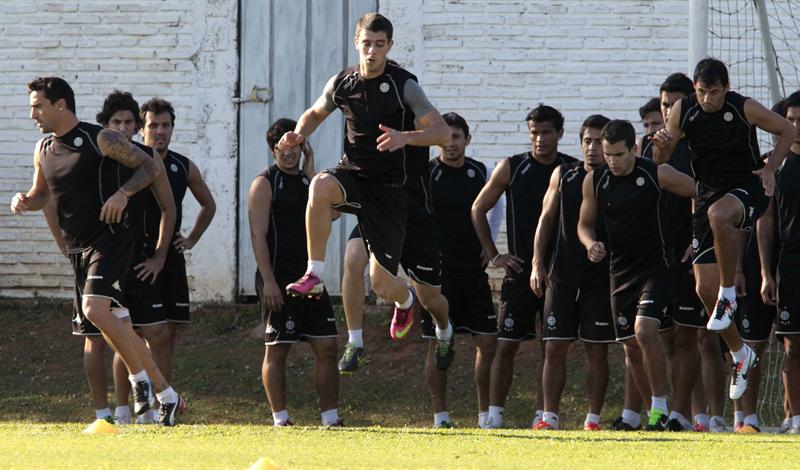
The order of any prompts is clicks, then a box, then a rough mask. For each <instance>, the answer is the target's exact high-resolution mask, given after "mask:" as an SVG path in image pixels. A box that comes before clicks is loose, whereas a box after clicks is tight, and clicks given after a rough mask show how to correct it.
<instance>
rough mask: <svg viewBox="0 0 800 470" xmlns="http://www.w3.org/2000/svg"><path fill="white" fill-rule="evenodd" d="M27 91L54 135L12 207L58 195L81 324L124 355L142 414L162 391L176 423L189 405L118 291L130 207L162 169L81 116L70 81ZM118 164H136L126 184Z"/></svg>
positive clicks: (128, 250) (43, 82) (37, 204)
mask: <svg viewBox="0 0 800 470" xmlns="http://www.w3.org/2000/svg"><path fill="white" fill-rule="evenodd" d="M28 90H29V92H30V107H31V118H32V119H33V120H35V121H36V123H37V126H38V127H39V129H40V130H41V131H42V132H43V133H51V135H49V136H47V137H45V138H43V139H41V140H40V141H39V142H38V143H37V144H36V149H35V152H34V179H33V185H32V187H31V189H30V190H29V191H28V192H27V193H17V194H16V195H15V196H14V197H13V199H12V202H11V210H12V212H14V213H15V214H22V213H24V212H27V211H31V210H40V209H42V208H43V207H44V206H45V204H47V201H48V199H49V198H50V196H51V194H52V197H53V199H54V200H55V203H56V210H57V213H58V219H59V226H60V227H61V229H62V231H63V232H64V238H65V242H66V247H67V252H68V253H69V255H70V260H71V261H72V265H73V269H74V271H75V303H76V305H78V304H79V305H80V308H76V309H75V310H76V312H75V313H76V314H77V315H76V319H75V320H76V323H82V322H83V321H84V320H88V321H89V322H91V323H92V324H94V325H95V326H96V327H97V328H98V329H99V330H100V331H101V333H102V334H103V336H104V337H105V338H106V340H107V341H109V343H110V344H112V345H113V346H114V349H115V350H116V351H118V352H119V353H120V355H122V357H123V359H124V361H125V364H126V365H127V367H128V372H129V374H130V375H129V380H130V382H131V385H133V394H134V401H135V412H136V414H137V415H138V414H143V413H145V412H146V411H148V410H149V409H151V408H152V407H153V406H154V405H155V401H154V397H153V396H152V389H153V388H155V389H156V390H158V391H159V392H158V393H156V396H157V397H158V400H159V402H161V411H160V414H159V423H160V424H163V425H167V426H172V425H174V424H175V422H176V415H177V414H178V413H179V412H180V411H182V409H183V408H184V407H185V402H184V401H183V399H182V398H180V397H179V396H178V394H177V393H175V391H174V390H173V389H172V387H170V386H169V384H168V383H167V381H166V380H165V378H164V376H163V375H162V373H161V372H160V371H159V369H158V367H157V366H156V364H155V362H154V361H153V358H152V356H151V355H150V351H149V350H148V349H147V347H146V346H145V344H144V342H143V341H142V340H141V339H140V338H139V337H138V336H136V334H135V333H134V332H133V330H132V329H131V328H130V326H129V325H126V324H125V323H124V322H123V321H122V320H121V319H122V318H125V317H128V316H129V315H128V311H127V309H126V308H125V307H124V306H123V297H122V292H121V291H120V289H119V287H120V283H123V284H124V282H125V275H126V273H127V271H128V268H129V266H130V261H131V257H132V255H133V248H134V247H133V235H132V234H131V231H130V230H129V228H128V224H127V220H126V210H125V209H126V206H127V204H128V200H129V199H130V197H131V196H132V195H134V194H136V193H137V192H139V191H141V190H142V189H144V188H146V187H147V186H148V185H149V184H150V183H152V182H153V181H154V180H155V178H156V177H157V176H158V174H159V167H158V165H157V164H156V163H155V162H153V161H152V160H151V159H150V158H149V157H148V155H147V154H146V153H145V152H144V151H142V150H141V149H139V148H138V147H136V146H134V145H132V144H131V143H130V142H129V141H128V140H127V139H126V138H125V136H124V135H122V134H120V133H119V132H117V131H114V130H110V129H102V128H100V127H98V126H95V125H92V124H88V123H85V122H81V121H79V120H78V118H77V116H76V115H75V95H74V93H73V91H72V88H71V87H70V86H69V84H67V82H66V81H64V80H63V79H61V78H58V77H41V78H37V79H35V80H33V81H32V82H31V83H29V84H28ZM119 164H123V165H125V166H128V167H130V168H133V169H135V171H134V172H133V175H132V176H131V177H130V178H129V179H128V180H127V181H126V182H125V183H124V184H122V185H120V184H119V181H120V180H119V176H118V175H119V173H118V165H119ZM151 380H152V383H151Z"/></svg>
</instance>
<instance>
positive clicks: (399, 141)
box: [378, 109, 450, 152]
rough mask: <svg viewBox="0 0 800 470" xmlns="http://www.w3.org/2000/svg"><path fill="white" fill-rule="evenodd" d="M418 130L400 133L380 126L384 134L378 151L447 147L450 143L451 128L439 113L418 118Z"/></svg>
mask: <svg viewBox="0 0 800 470" xmlns="http://www.w3.org/2000/svg"><path fill="white" fill-rule="evenodd" d="M416 122H418V123H419V125H418V126H417V130H413V131H404V132H400V131H397V130H395V129H392V128H391V127H387V126H384V125H383V124H381V125H379V126H378V128H379V129H380V130H381V131H383V134H381V135H380V136H378V150H380V151H381V152H393V151H395V150H399V149H401V148H403V147H405V146H406V145H413V146H417V147H425V146H433V145H438V146H441V147H445V146H447V144H448V143H450V126H448V125H447V123H446V122H444V119H442V115H441V114H439V111H437V110H435V109H434V110H432V111H430V112H428V113H427V114H425V115H424V116H422V117H419V118H417V120H416Z"/></svg>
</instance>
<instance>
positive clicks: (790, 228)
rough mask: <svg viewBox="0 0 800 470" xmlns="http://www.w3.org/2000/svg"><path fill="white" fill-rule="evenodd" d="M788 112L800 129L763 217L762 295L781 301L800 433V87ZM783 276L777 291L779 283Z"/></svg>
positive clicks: (786, 104) (779, 322) (780, 325)
mask: <svg viewBox="0 0 800 470" xmlns="http://www.w3.org/2000/svg"><path fill="white" fill-rule="evenodd" d="M781 111H782V113H781V114H783V116H785V117H786V119H787V120H788V121H789V122H790V123H791V124H792V125H793V126H794V128H795V129H796V130H797V131H798V135H797V136H796V137H795V139H794V141H793V142H792V145H791V147H790V148H789V153H788V155H787V156H786V159H785V160H784V161H783V163H782V165H781V166H780V168H779V169H778V173H777V176H776V181H775V197H774V198H772V201H771V202H770V209H769V210H768V211H767V213H766V214H765V217H763V218H762V219H763V220H759V221H758V244H759V248H760V254H761V276H762V279H763V281H762V287H761V295H762V297H763V300H764V303H767V304H769V305H777V317H776V318H775V334H776V335H781V336H782V337H783V346H784V363H783V370H784V372H785V376H784V380H785V388H786V396H787V398H788V401H789V408H790V409H791V410H792V414H793V416H792V426H791V428H789V430H788V431H787V432H788V433H790V434H800V412H798V411H797V410H800V294H798V288H797V287H798V285H800V224H798V220H797V219H798V214H800V188H799V187H798V185H797V181H798V180H800V91H796V92H794V93H792V94H791V95H789V96H788V97H787V98H786V99H785V100H784V101H783V106H782V109H781ZM776 216H777V222H778V223H777V230H778V238H779V240H780V245H779V246H778V253H777V255H778V275H777V279H775V278H774V277H773V275H772V269H771V268H772V266H771V261H772V258H773V256H772V254H773V253H774V252H775V249H774V248H775V247H774V242H773V240H774V238H773V232H772V231H773V230H774V229H775V227H774V225H773V222H772V220H771V219H772V218H773V217H776ZM776 280H777V289H776V285H775V281H776Z"/></svg>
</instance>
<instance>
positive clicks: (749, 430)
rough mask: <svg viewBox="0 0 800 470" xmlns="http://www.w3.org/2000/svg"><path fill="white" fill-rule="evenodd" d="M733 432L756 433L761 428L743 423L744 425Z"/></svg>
mask: <svg viewBox="0 0 800 470" xmlns="http://www.w3.org/2000/svg"><path fill="white" fill-rule="evenodd" d="M735 432H738V433H742V434H757V433H760V432H761V428H759V427H758V426H756V425H754V424H745V425H744V426H742V427H740V428H739V429H737V430H736V431H735Z"/></svg>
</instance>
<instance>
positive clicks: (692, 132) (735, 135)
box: [680, 91, 764, 191]
mask: <svg viewBox="0 0 800 470" xmlns="http://www.w3.org/2000/svg"><path fill="white" fill-rule="evenodd" d="M748 99H749V98H747V97H744V96H742V95H740V94H738V93H736V92H733V91H729V92H727V93H726V95H725V104H724V105H723V106H722V108H721V109H720V110H718V111H715V112H713V113H706V112H705V111H703V109H702V108H701V107H700V105H699V104H698V103H697V95H694V94H692V95H689V96H687V97H685V98H683V99H681V115H680V126H681V130H682V131H683V133H684V134H686V137H687V138H688V139H689V146H690V147H691V150H692V152H694V155H695V158H694V161H693V162H692V168H693V169H694V174H695V176H696V177H697V179H698V180H699V181H700V182H701V183H703V184H704V185H705V186H707V187H708V188H709V189H711V190H713V191H722V190H727V189H730V188H733V187H735V186H737V185H739V184H742V183H746V182H748V181H751V180H752V179H753V178H754V176H753V174H752V172H753V170H757V169H759V168H761V167H763V166H764V163H763V162H762V161H761V158H760V155H761V154H760V152H759V151H758V139H757V138H756V127H755V126H753V125H751V124H750V123H749V122H747V118H745V115H744V103H745V101H747V100H748Z"/></svg>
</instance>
